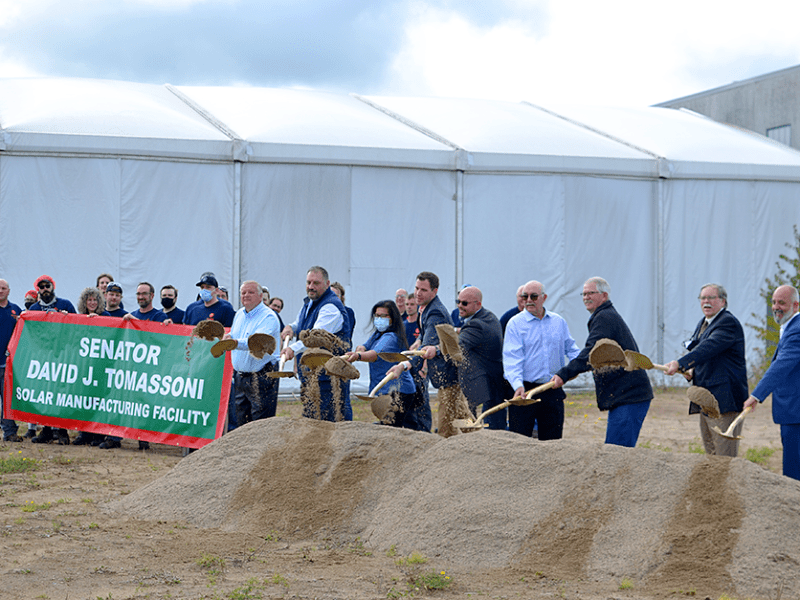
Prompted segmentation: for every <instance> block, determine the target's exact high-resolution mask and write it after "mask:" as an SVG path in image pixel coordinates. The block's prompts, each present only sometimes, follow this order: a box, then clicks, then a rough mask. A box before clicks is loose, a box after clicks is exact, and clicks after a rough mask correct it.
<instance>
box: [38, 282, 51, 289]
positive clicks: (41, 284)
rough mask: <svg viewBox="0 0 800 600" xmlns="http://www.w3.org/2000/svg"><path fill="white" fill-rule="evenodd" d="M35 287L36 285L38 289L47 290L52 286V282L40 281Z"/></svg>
mask: <svg viewBox="0 0 800 600" xmlns="http://www.w3.org/2000/svg"><path fill="white" fill-rule="evenodd" d="M36 287H38V288H39V289H40V290H48V289H50V288H51V287H53V284H52V283H50V282H49V281H40V282H39V285H37V286H36Z"/></svg>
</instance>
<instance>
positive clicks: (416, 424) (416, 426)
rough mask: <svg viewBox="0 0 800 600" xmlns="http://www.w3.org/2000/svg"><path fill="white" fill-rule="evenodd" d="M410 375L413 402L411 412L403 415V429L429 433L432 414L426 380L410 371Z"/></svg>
mask: <svg viewBox="0 0 800 600" xmlns="http://www.w3.org/2000/svg"><path fill="white" fill-rule="evenodd" d="M411 375H412V377H413V378H414V387H415V388H416V390H415V392H414V402H413V404H412V407H411V410H409V411H407V412H406V413H405V417H404V419H403V427H404V428H405V429H413V430H414V431H427V432H429V433H430V430H431V422H432V421H433V413H431V402H430V397H429V396H428V380H427V379H425V378H423V377H422V376H420V375H419V373H414V370H413V369H412V371H411Z"/></svg>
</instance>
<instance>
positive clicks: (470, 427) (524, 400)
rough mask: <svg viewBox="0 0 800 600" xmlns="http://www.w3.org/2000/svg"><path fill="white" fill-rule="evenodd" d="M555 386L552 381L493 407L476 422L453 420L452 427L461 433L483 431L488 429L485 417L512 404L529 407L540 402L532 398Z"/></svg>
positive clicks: (479, 416) (480, 415) (484, 412)
mask: <svg viewBox="0 0 800 600" xmlns="http://www.w3.org/2000/svg"><path fill="white" fill-rule="evenodd" d="M553 385H555V384H554V383H553V382H552V381H548V382H547V383H545V384H544V385H540V386H538V387H535V388H533V389H532V390H530V391H529V392H528V393H527V394H525V395H524V396H517V397H516V398H512V399H511V400H505V401H503V402H501V403H500V404H498V405H497V406H493V407H492V408H490V409H488V410H485V411H483V412H482V413H481V414H479V415H478V417H477V418H476V419H475V420H474V421H473V420H471V419H453V422H452V425H453V427H458V428H459V429H460V430H461V431H474V430H476V429H483V428H484V427H487V424H486V423H484V422H483V419H484V418H485V417H488V416H489V415H491V414H494V413H496V412H499V411H501V410H503V409H504V408H506V407H507V406H511V405H512V404H513V405H514V406H528V405H529V404H534V403H536V402H539V398H532V396H535V395H537V394H541V393H542V392H545V391H547V390H549V389H550V388H552V387H553Z"/></svg>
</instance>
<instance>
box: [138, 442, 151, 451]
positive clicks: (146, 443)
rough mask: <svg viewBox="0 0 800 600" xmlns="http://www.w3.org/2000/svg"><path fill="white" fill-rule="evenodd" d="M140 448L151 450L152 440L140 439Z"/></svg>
mask: <svg viewBox="0 0 800 600" xmlns="http://www.w3.org/2000/svg"><path fill="white" fill-rule="evenodd" d="M139 450H150V442H143V441H141V440H140V441H139Z"/></svg>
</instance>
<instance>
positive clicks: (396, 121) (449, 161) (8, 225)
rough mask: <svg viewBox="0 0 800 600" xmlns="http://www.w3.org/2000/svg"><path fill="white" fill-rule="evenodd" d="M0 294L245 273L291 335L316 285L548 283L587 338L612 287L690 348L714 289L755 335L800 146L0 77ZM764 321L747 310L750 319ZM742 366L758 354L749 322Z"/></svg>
mask: <svg viewBox="0 0 800 600" xmlns="http://www.w3.org/2000/svg"><path fill="white" fill-rule="evenodd" d="M0 133H1V134H2V136H0V225H1V226H2V232H3V235H2V236H0V277H3V278H4V279H7V280H8V281H9V283H10V285H11V288H12V294H11V297H12V300H13V301H16V302H19V301H21V299H22V294H23V293H24V291H25V290H27V289H29V288H30V287H31V285H32V283H33V280H34V279H35V278H36V277H38V276H39V275H41V274H42V273H47V274H50V275H52V276H53V277H54V278H55V279H56V282H57V294H59V295H61V296H64V297H67V298H69V299H71V300H73V301H75V300H76V299H77V297H78V295H79V293H80V291H81V290H82V289H83V288H84V287H86V286H89V285H93V284H94V282H95V279H96V277H97V275H98V274H99V273H101V272H109V273H111V274H112V275H114V276H115V278H116V279H117V280H118V281H119V282H120V283H121V284H122V286H123V288H124V290H125V304H126V307H128V308H135V295H134V293H135V287H136V284H137V283H139V282H140V281H148V282H150V283H152V284H153V285H154V286H155V287H156V288H160V287H161V286H162V285H165V284H172V285H175V286H176V287H178V289H179V300H178V305H179V306H185V305H186V304H188V303H189V302H191V301H192V300H194V298H195V294H196V287H195V283H196V282H197V281H198V279H199V277H200V274H201V273H203V272H204V271H213V272H215V273H216V275H217V279H218V280H219V281H220V284H221V285H224V286H225V287H227V288H228V289H229V290H230V291H231V298H232V301H233V303H234V304H235V305H238V298H237V293H236V290H237V288H238V285H239V283H240V282H241V281H243V280H245V279H256V280H257V281H259V282H260V283H262V284H263V285H267V286H268V287H269V288H270V291H271V292H272V294H273V295H278V296H281V297H282V298H283V299H284V301H285V311H284V314H283V317H284V321H286V322H291V321H292V320H293V319H294V316H295V315H296V313H297V310H298V309H299V308H300V303H301V300H302V298H303V296H304V295H305V287H304V277H305V271H306V269H307V268H308V267H309V266H311V265H315V264H319V265H322V266H324V267H326V268H327V269H328V271H329V273H330V276H331V279H332V280H338V281H340V282H341V283H343V284H344V286H345V289H346V290H347V304H348V305H349V306H351V307H353V308H354V309H355V311H356V314H357V317H358V326H357V329H356V334H355V340H356V341H357V342H358V341H359V340H363V339H365V337H366V333H367V332H366V330H365V329H364V327H365V326H366V325H368V316H369V310H370V308H371V307H372V305H373V304H374V303H375V302H376V301H378V300H381V299H388V298H393V295H394V291H395V289H397V288H398V287H405V288H407V289H409V288H413V284H414V278H415V276H416V274H417V273H418V272H420V271H422V270H430V271H434V272H436V273H437V274H438V275H439V276H440V278H441V286H440V289H439V294H440V296H441V298H442V299H443V301H444V302H445V304H446V305H448V306H449V307H450V308H452V307H453V306H454V300H455V296H456V291H457V290H458V289H459V288H460V286H461V285H463V284H465V283H470V284H473V285H477V286H478V287H480V288H481V289H482V290H483V292H484V305H485V306H486V307H487V308H489V309H490V310H493V311H494V312H495V313H497V314H498V315H499V314H501V313H503V312H504V311H505V310H507V309H508V308H510V307H511V306H513V305H514V303H515V297H514V294H515V291H516V289H517V287H518V286H519V285H520V284H522V283H524V282H526V281H528V280H530V279H538V280H540V281H542V282H543V283H544V284H545V286H546V290H547V294H548V300H547V303H546V307H547V308H548V309H550V310H553V311H555V312H558V313H559V314H561V315H562V316H564V317H565V318H566V319H567V322H568V323H569V325H570V329H571V331H572V333H573V335H574V337H575V338H576V340H577V341H578V343H579V344H581V343H583V340H585V336H586V328H585V323H586V320H587V319H588V313H586V311H585V309H584V308H583V305H582V302H581V300H580V297H579V295H578V294H579V292H580V290H581V287H582V284H583V281H584V280H585V279H587V278H588V277H591V276H594V275H600V276H603V277H605V278H606V279H608V280H609V282H610V283H611V286H612V300H613V301H614V303H615V305H616V306H617V307H618V309H619V310H620V312H621V313H622V314H623V316H624V317H625V318H626V320H628V322H629V324H630V325H631V329H632V330H633V332H634V335H635V336H636V338H637V340H638V342H639V344H640V347H641V348H642V350H643V351H645V352H646V353H648V355H650V356H651V357H652V358H653V359H654V360H657V361H667V360H670V359H672V358H676V357H677V356H679V355H680V354H681V352H682V345H681V342H682V341H683V340H684V339H685V338H686V336H687V332H691V330H692V329H693V327H694V324H695V323H696V322H697V320H698V319H699V318H700V314H701V313H700V310H699V307H698V306H697V301H696V297H697V295H698V291H699V288H700V286H701V285H702V284H704V283H707V282H710V281H713V282H718V283H721V284H723V285H725V286H726V288H727V290H728V294H729V305H730V308H731V311H732V312H733V313H734V314H736V315H737V316H738V317H739V319H740V320H741V321H742V322H743V323H745V324H746V323H753V322H755V319H757V317H758V316H760V315H764V314H765V311H766V306H764V303H763V301H762V300H761V298H760V296H759V292H760V290H761V288H762V287H763V285H764V280H765V278H766V277H768V276H770V275H772V274H773V271H774V263H775V261H776V260H778V256H779V255H780V254H781V253H782V252H783V251H784V250H785V244H786V243H787V242H791V241H792V240H793V232H792V224H794V223H796V222H797V221H798V216H800V203H798V202H797V198H798V192H800V153H798V152H796V151H794V150H792V149H790V148H788V147H783V146H780V145H778V144H776V143H774V142H772V141H770V140H767V139H766V138H763V137H760V136H757V135H754V134H752V133H747V132H742V131H740V130H738V129H735V128H731V127H728V126H725V125H723V124H719V123H715V122H713V121H710V120H708V119H706V118H705V117H701V116H699V115H696V114H694V113H691V112H688V111H676V110H672V109H661V108H641V109H629V108H624V109H614V108H600V107H577V106H558V107H552V106H550V107H541V106H537V105H536V104H535V103H534V102H528V101H526V102H520V103H510V102H497V101H487V100H470V99H446V98H400V97H387V96H358V95H353V94H351V95H347V94H333V93H327V92H321V91H315V90H286V89H265V88H236V87H190V86H178V87H175V86H170V85H164V86H158V85H146V84H138V83H131V82H120V81H105V80H90V79H66V78H53V79H47V78H41V79H36V78H34V79H0ZM753 314H755V315H756V317H752V316H751V315H753ZM746 333H747V340H748V351H749V352H750V353H751V355H752V353H753V351H754V349H755V347H756V340H755V337H754V333H753V330H752V329H751V328H746Z"/></svg>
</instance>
